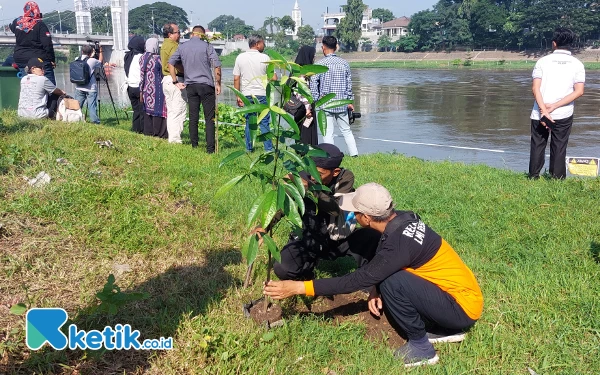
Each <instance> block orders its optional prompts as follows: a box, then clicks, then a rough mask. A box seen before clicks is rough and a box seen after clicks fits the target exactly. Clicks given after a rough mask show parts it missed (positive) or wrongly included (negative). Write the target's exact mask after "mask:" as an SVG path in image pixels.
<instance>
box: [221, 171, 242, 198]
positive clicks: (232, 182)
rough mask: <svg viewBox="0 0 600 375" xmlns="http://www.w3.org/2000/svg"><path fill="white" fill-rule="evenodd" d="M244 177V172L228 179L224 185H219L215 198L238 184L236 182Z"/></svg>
mask: <svg viewBox="0 0 600 375" xmlns="http://www.w3.org/2000/svg"><path fill="white" fill-rule="evenodd" d="M244 177H246V175H245V174H242V175H239V176H236V177H234V178H232V179H231V180H229V182H227V183H226V184H225V185H223V186H221V187H220V188H219V190H217V192H216V193H215V199H216V198H219V197H221V196H222V195H223V194H225V193H227V192H228V191H229V190H231V188H233V187H234V186H235V185H237V184H238V182H240V181H242V180H243V179H244Z"/></svg>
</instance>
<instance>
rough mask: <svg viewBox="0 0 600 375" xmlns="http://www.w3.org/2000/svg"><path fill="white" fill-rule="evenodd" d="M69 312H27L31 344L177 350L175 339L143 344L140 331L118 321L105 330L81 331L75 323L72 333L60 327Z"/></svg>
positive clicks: (34, 348) (150, 340)
mask: <svg viewBox="0 0 600 375" xmlns="http://www.w3.org/2000/svg"><path fill="white" fill-rule="evenodd" d="M67 319H68V315H67V312H66V311H65V310H64V309H58V308H37V309H31V310H29V311H27V315H26V321H27V326H26V329H25V337H26V342H27V347H28V348H29V349H31V350H38V349H40V348H41V347H42V346H44V344H45V343H48V344H49V345H50V346H51V347H53V348H54V349H56V350H62V349H65V348H66V347H67V346H68V347H69V349H71V350H75V349H90V350H98V349H101V348H103V347H104V348H106V349H108V350H112V349H118V350H121V349H126V350H127V349H134V350H168V349H173V338H171V337H168V338H166V339H165V338H164V337H161V338H160V339H146V340H144V341H143V342H142V343H141V344H140V341H139V337H140V331H138V330H132V329H131V326H130V325H129V324H117V325H116V326H115V327H114V328H113V327H109V326H106V327H104V329H103V330H102V331H98V330H91V331H84V330H78V329H77V326H76V325H75V324H71V325H69V336H68V337H67V336H66V335H65V334H64V333H62V331H61V330H60V329H61V328H62V326H63V325H64V324H65V323H66V322H67Z"/></svg>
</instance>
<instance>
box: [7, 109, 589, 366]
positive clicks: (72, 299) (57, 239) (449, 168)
mask: <svg viewBox="0 0 600 375" xmlns="http://www.w3.org/2000/svg"><path fill="white" fill-rule="evenodd" d="M1 115H2V118H3V120H4V124H3V125H0V197H1V199H0V223H2V229H1V230H0V267H1V268H2V272H0V327H1V328H0V373H4V372H6V373H8V374H13V373H22V374H31V373H36V374H48V373H62V374H73V373H81V374H105V373H127V374H141V373H148V374H334V373H335V374H340V375H341V374H391V373H404V372H405V370H404V369H403V368H402V367H401V366H400V365H399V363H398V362H397V361H395V360H394V359H393V358H392V356H391V353H392V352H391V350H390V349H388V348H387V347H386V346H385V345H383V344H381V343H373V342H370V341H366V340H364V333H365V328H364V324H363V323H361V322H359V321H354V322H345V323H343V324H337V323H336V322H334V321H331V320H328V319H326V318H324V317H322V316H311V315H303V316H298V315H297V314H295V313H294V308H295V306H302V305H303V302H302V300H301V299H297V300H290V301H286V302H285V303H284V304H283V306H284V310H285V311H286V313H287V314H288V318H287V320H286V325H285V327H283V328H278V329H276V330H274V331H272V335H270V334H269V335H265V331H264V330H263V329H262V328H260V327H257V326H256V325H255V324H254V323H253V322H252V321H249V320H246V319H245V318H244V317H243V316H242V314H241V304H242V303H243V302H247V301H248V300H250V299H254V298H257V297H258V296H259V295H260V289H261V285H260V284H261V280H262V279H263V278H264V275H265V269H264V268H262V267H259V269H258V270H257V273H256V276H255V279H254V280H255V282H254V285H252V286H251V288H250V289H249V290H245V289H242V287H241V284H242V281H243V277H244V273H245V266H244V262H243V260H242V259H241V256H240V252H239V246H240V243H241V240H242V238H243V237H244V233H246V229H245V228H244V223H245V221H246V218H245V214H244V213H245V212H247V208H248V206H249V205H250V204H251V202H252V201H253V198H254V196H253V194H252V191H250V190H248V189H241V188H237V189H234V190H233V191H232V192H231V193H230V194H229V195H228V196H226V197H223V198H220V199H214V198H213V196H214V193H215V191H216V189H217V187H219V186H221V185H222V184H224V183H225V182H226V181H228V180H229V179H230V178H231V176H233V175H234V174H236V173H238V172H239V171H240V170H241V168H242V164H235V163H234V164H232V165H230V166H229V167H228V168H224V169H220V168H219V167H218V165H219V162H220V160H221V159H222V158H223V157H224V156H225V155H226V154H227V153H228V151H231V149H229V150H222V152H221V154H220V155H207V154H205V153H204V152H202V151H200V150H201V149H202V147H200V149H196V150H192V148H191V147H190V146H189V144H188V145H170V144H167V143H166V142H164V141H163V140H159V139H153V138H149V137H144V136H141V135H137V134H133V133H131V132H129V131H128V130H127V129H128V127H129V124H125V123H124V122H123V121H122V122H121V125H120V126H114V125H113V124H114V123H112V122H108V124H109V126H93V125H90V124H65V123H52V122H48V121H33V122H31V121H21V120H18V119H17V118H16V117H15V114H14V112H3V113H2V114H1ZM202 137H203V135H201V139H202ZM100 140H111V141H112V142H113V143H114V145H115V147H114V148H111V149H108V148H99V146H98V145H97V144H95V143H94V142H96V141H100ZM59 158H62V159H66V161H64V160H63V161H62V163H57V159H59ZM344 166H346V167H347V168H350V169H352V170H353V171H354V172H355V175H356V176H357V183H358V184H362V183H366V182H369V181H377V182H379V183H382V184H384V185H386V186H387V187H389V189H390V191H391V192H392V194H393V196H394V198H395V200H396V202H397V206H398V207H399V208H403V209H412V210H415V211H416V212H418V213H419V214H420V215H421V216H422V217H423V219H424V220H425V221H426V222H428V223H429V224H430V225H431V226H432V227H433V228H434V229H436V230H437V231H438V232H439V233H440V234H442V235H443V236H444V237H445V238H446V239H447V240H448V242H450V243H451V244H452V245H453V246H454V247H455V248H456V249H457V251H458V253H459V254H460V255H461V256H462V257H463V259H464V260H465V261H466V263H467V264H468V265H469V266H470V267H471V269H472V270H473V272H474V273H475V274H476V276H477V278H478V279H479V281H480V284H481V287H482V290H483V292H484V296H485V310H484V315H483V317H482V319H481V320H480V321H479V322H478V323H477V325H476V326H475V327H474V329H473V330H472V331H471V332H470V333H469V334H468V336H467V340H466V341H465V342H463V343H461V344H446V345H438V346H437V349H438V350H439V352H440V357H441V362H440V364H439V365H436V366H432V367H428V368H422V369H417V370H414V371H412V372H413V373H418V374H528V372H527V367H531V368H532V369H534V370H535V371H536V372H537V373H538V374H540V375H542V374H597V373H600V357H599V356H598V345H599V344H600V305H599V304H598V295H600V283H599V282H598V280H599V276H600V265H599V264H598V263H599V262H600V225H598V222H597V221H598V217H599V216H600V209H599V208H598V205H597V204H596V202H597V199H598V196H599V194H600V180H599V179H594V180H578V179H571V180H567V181H562V182H561V181H553V180H546V179H541V180H539V181H529V180H527V179H526V178H525V177H524V176H523V175H522V174H518V173H514V172H510V171H506V170H497V169H493V168H489V167H486V166H465V165H462V164H457V163H449V162H425V161H421V160H418V159H416V158H407V157H403V156H399V155H390V154H376V155H365V156H361V157H359V158H357V159H348V160H345V161H344ZM40 171H46V172H47V173H48V174H50V176H52V180H51V182H50V183H49V184H48V185H46V186H44V187H42V188H33V187H30V186H29V185H28V184H27V183H26V182H25V181H24V180H23V176H29V177H33V176H35V175H37V174H38V173H39V172H40ZM277 240H278V242H279V243H280V244H283V243H284V242H285V240H286V233H285V230H284V229H281V230H280V231H279V233H278V234H277ZM347 264H348V263H347V262H342V263H341V264H340V263H339V262H336V263H334V264H333V265H329V266H328V267H327V268H322V269H320V270H319V274H320V275H321V276H327V275H329V272H333V271H335V270H336V267H341V268H342V270H344V267H347ZM332 269H333V271H332ZM345 270H347V269H345ZM110 273H113V274H115V276H116V283H117V284H118V285H119V286H120V287H121V288H122V289H123V291H124V292H132V291H136V292H146V293H148V294H149V298H148V299H146V300H144V301H138V302H132V303H130V304H128V305H125V306H123V307H121V308H120V309H119V310H118V313H117V314H116V315H115V316H107V315H105V314H104V313H100V312H97V311H94V308H93V307H94V306H96V305H97V299H96V298H95V293H97V292H98V291H100V290H101V289H102V287H103V285H104V283H105V282H106V279H107V277H108V275H109V274H110ZM18 302H23V303H25V304H27V305H28V306H29V307H62V308H65V309H66V310H67V311H68V312H69V315H70V318H71V319H72V320H73V321H74V322H76V323H77V324H78V326H79V328H88V329H91V328H97V329H102V328H103V327H104V326H105V325H115V324H117V323H130V324H131V325H132V326H133V327H134V328H135V329H138V330H140V331H141V333H142V336H143V338H158V337H160V336H164V337H167V336H172V337H173V338H174V349H173V350H172V351H169V352H134V351H120V352H107V353H99V352H87V353H85V352H82V351H62V352H57V351H54V350H50V349H48V347H46V348H45V349H44V350H42V351H39V352H32V351H29V350H28V349H26V347H25V342H24V336H25V331H24V320H23V317H22V316H16V315H11V314H9V313H8V307H7V306H11V305H14V304H16V303H18ZM415 371H416V372H415Z"/></svg>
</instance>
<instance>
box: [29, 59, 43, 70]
mask: <svg viewBox="0 0 600 375" xmlns="http://www.w3.org/2000/svg"><path fill="white" fill-rule="evenodd" d="M31 68H41V69H44V60H42V59H40V58H39V57H32V58H30V59H29V61H27V69H28V70H29V69H31Z"/></svg>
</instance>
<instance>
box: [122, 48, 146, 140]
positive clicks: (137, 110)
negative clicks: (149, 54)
mask: <svg viewBox="0 0 600 375" xmlns="http://www.w3.org/2000/svg"><path fill="white" fill-rule="evenodd" d="M127 48H128V49H129V51H127V53H126V54H125V58H124V62H125V76H126V77H127V95H128V96H129V100H130V101H131V108H132V109H133V120H132V123H131V130H132V131H134V132H136V133H143V132H144V114H143V110H142V102H141V100H140V77H141V71H140V57H142V54H143V53H144V50H145V44H144V38H143V37H141V36H134V37H133V38H131V40H130V41H129V45H128V46H127Z"/></svg>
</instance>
